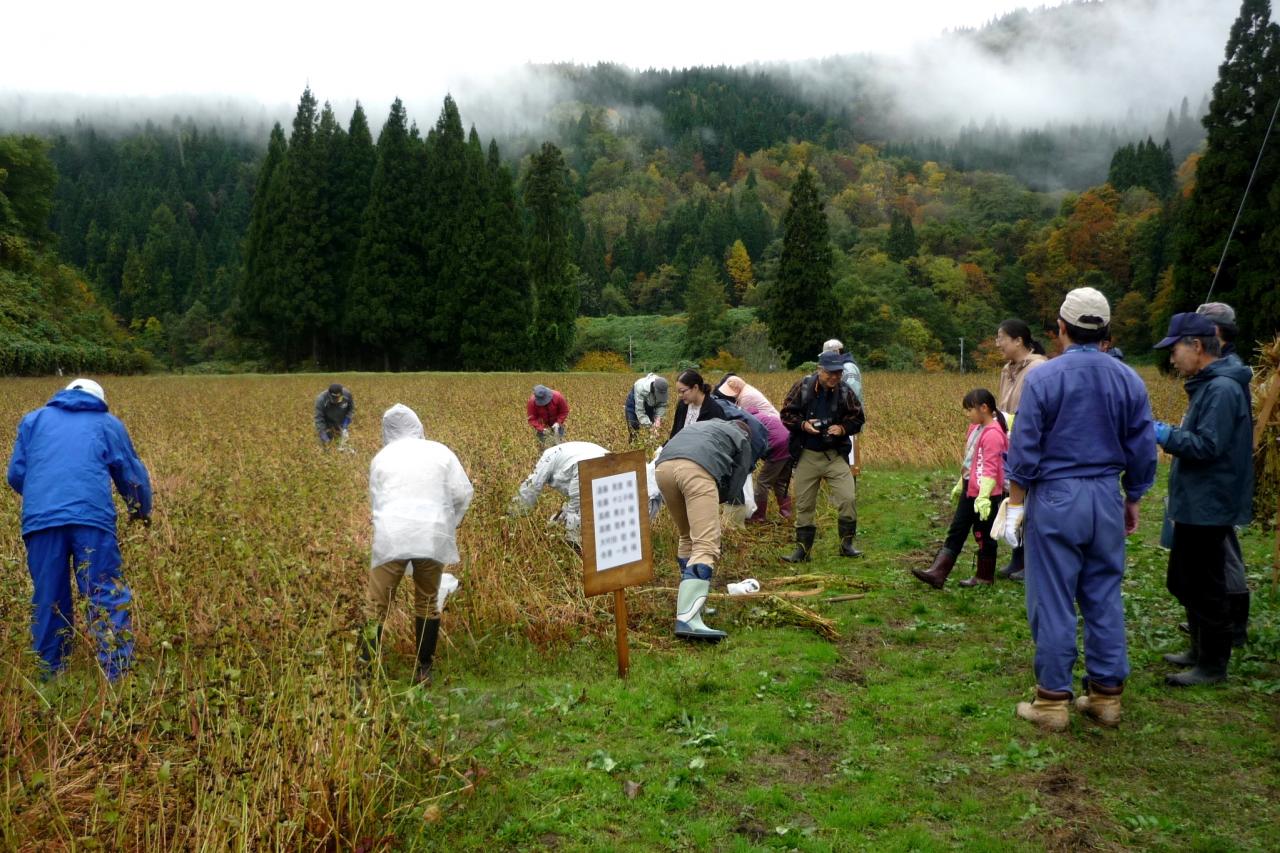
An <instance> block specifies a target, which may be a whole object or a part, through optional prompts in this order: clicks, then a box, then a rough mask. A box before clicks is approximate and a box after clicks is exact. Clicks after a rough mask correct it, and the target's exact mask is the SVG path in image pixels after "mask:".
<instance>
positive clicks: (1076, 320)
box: [1058, 287, 1111, 329]
mask: <svg viewBox="0 0 1280 853" xmlns="http://www.w3.org/2000/svg"><path fill="white" fill-rule="evenodd" d="M1058 315H1059V316H1061V317H1062V319H1064V320H1066V321H1067V322H1068V323H1070V324H1071V325H1073V326H1076V327H1077V328H1081V329H1101V328H1102V327H1103V326H1105V325H1107V324H1108V323H1110V322H1111V306H1110V305H1109V304H1107V297H1105V296H1103V295H1102V293H1101V292H1100V291H1097V290H1094V289H1093V288H1092V287H1077V288H1076V289H1075V290H1073V291H1071V292H1070V293H1068V294H1067V298H1066V299H1064V300H1062V307H1061V308H1059V309H1058Z"/></svg>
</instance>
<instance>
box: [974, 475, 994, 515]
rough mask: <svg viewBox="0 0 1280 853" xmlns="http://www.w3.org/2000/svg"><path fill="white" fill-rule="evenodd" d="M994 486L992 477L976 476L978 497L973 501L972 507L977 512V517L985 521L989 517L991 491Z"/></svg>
mask: <svg viewBox="0 0 1280 853" xmlns="http://www.w3.org/2000/svg"><path fill="white" fill-rule="evenodd" d="M995 487H996V481H995V478H994V477H979V478H978V497H977V498H976V499H975V500H974V502H973V508H974V509H975V510H976V511H977V513H978V518H980V519H981V520H982V521H986V520H987V519H988V518H990V517H991V492H992V490H994V489H995Z"/></svg>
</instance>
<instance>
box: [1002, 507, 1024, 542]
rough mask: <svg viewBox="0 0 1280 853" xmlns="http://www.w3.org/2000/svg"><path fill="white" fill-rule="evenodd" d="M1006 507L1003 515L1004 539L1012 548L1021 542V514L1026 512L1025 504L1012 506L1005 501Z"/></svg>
mask: <svg viewBox="0 0 1280 853" xmlns="http://www.w3.org/2000/svg"><path fill="white" fill-rule="evenodd" d="M1005 506H1007V507H1008V509H1007V510H1006V511H1005V515H1004V541H1006V542H1008V543H1009V546H1010V547H1012V548H1017V547H1018V546H1019V545H1021V544H1022V516H1023V514H1024V513H1026V511H1027V508H1026V506H1014V505H1013V504H1009V503H1006V504H1005Z"/></svg>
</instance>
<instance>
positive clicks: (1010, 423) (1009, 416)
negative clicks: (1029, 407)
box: [1001, 412, 1017, 432]
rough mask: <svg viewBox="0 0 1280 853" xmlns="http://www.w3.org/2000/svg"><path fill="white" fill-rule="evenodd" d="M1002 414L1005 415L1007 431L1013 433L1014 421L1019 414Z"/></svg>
mask: <svg viewBox="0 0 1280 853" xmlns="http://www.w3.org/2000/svg"><path fill="white" fill-rule="evenodd" d="M1001 414H1002V415H1004V425H1005V429H1006V430H1008V431H1009V432H1013V419H1014V417H1015V416H1016V415H1017V412H1001Z"/></svg>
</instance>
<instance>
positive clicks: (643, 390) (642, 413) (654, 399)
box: [622, 373, 667, 441]
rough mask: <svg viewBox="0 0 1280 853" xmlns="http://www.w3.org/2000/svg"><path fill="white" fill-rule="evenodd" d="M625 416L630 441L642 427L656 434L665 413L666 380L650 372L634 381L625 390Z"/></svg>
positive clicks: (634, 438)
mask: <svg viewBox="0 0 1280 853" xmlns="http://www.w3.org/2000/svg"><path fill="white" fill-rule="evenodd" d="M622 411H623V414H624V415H626V418H627V430H628V431H629V437H630V439H631V440H632V441H635V440H636V435H637V434H638V433H639V432H640V429H641V428H642V427H643V428H644V429H647V430H649V431H650V433H651V434H653V435H655V436H656V435H657V434H658V430H660V429H662V419H663V417H665V416H666V414H667V380H665V379H663V378H662V377H661V376H659V375H658V374H656V373H650V374H648V375H646V376H643V377H641V378H640V379H637V380H636V381H635V384H633V385H632V386H631V390H630V391H629V392H627V400H626V402H625V403H623V406H622Z"/></svg>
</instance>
